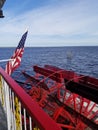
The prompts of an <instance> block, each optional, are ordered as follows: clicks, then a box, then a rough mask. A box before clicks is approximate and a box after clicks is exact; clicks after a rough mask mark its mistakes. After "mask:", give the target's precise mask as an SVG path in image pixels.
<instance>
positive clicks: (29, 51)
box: [0, 46, 98, 78]
mask: <svg viewBox="0 0 98 130" xmlns="http://www.w3.org/2000/svg"><path fill="white" fill-rule="evenodd" d="M14 50H15V48H0V60H2V59H9V58H10V57H11V56H12V54H13V52H14ZM45 64H49V65H54V66H57V67H60V68H63V69H66V70H73V71H74V72H76V73H78V74H84V75H89V76H92V77H96V78H98V46H92V47H91V46H89V47H30V48H25V51H24V55H23V57H22V61H21V65H20V67H19V68H18V69H17V70H15V71H14V73H13V75H12V76H13V77H14V78H20V77H19V76H20V75H21V74H20V72H21V71H24V70H26V71H27V72H28V73H30V74H33V73H34V72H33V65H40V66H44V65H45ZM5 65H6V62H3V63H1V62H0V66H1V67H3V68H5Z"/></svg>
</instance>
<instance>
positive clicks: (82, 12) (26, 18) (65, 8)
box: [0, 0, 98, 47]
mask: <svg viewBox="0 0 98 130" xmlns="http://www.w3.org/2000/svg"><path fill="white" fill-rule="evenodd" d="M3 12H4V15H5V18H4V19H0V46H1V47H2V46H4V47H7V46H17V44H18V42H19V40H20V38H21V36H22V34H23V33H24V32H25V30H26V29H28V32H29V33H28V37H27V41H26V46H32V47H33V46H34V47H35V46H37V47H40V46H90V45H98V0H6V2H5V4H4V6H3Z"/></svg>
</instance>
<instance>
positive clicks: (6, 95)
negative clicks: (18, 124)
mask: <svg viewBox="0 0 98 130" xmlns="http://www.w3.org/2000/svg"><path fill="white" fill-rule="evenodd" d="M4 88H5V103H6V115H7V124H8V130H12V122H11V110H10V100H9V87H8V85H7V83H6V82H5V81H4Z"/></svg>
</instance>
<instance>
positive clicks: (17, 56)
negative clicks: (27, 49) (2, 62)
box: [5, 31, 28, 75]
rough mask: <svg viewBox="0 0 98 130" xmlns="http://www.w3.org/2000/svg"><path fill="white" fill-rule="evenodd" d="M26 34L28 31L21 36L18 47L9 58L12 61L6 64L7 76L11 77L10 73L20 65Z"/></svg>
mask: <svg viewBox="0 0 98 130" xmlns="http://www.w3.org/2000/svg"><path fill="white" fill-rule="evenodd" d="M27 33H28V31H27V32H25V33H24V34H23V36H22V38H21V40H20V42H19V44H18V46H17V47H16V50H15V52H14V54H13V56H12V57H11V59H12V60H10V61H8V62H7V64H6V68H5V71H6V73H8V74H9V75H11V74H12V72H13V71H14V70H15V69H17V68H18V67H19V65H20V62H21V58H22V55H23V52H24V44H25V41H26V37H27Z"/></svg>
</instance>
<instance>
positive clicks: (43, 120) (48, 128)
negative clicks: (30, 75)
mask: <svg viewBox="0 0 98 130" xmlns="http://www.w3.org/2000/svg"><path fill="white" fill-rule="evenodd" d="M0 74H1V75H2V77H3V78H4V79H5V81H6V82H7V83H8V85H9V86H10V88H11V89H12V91H13V92H14V93H15V94H16V96H17V97H18V98H19V100H20V101H21V103H22V105H23V106H24V107H25V108H26V110H27V111H28V113H29V114H30V116H31V117H32V118H33V120H34V121H35V123H36V124H37V126H38V127H39V128H40V129H41V130H61V128H60V127H59V126H58V125H57V124H56V123H55V122H54V121H53V120H52V119H51V118H50V117H49V116H48V115H47V114H46V113H45V112H44V111H43V110H42V109H41V108H40V107H39V106H38V104H37V103H36V102H35V101H34V100H32V98H31V97H30V96H29V95H28V94H27V93H26V92H25V91H24V90H23V89H22V88H21V87H20V86H19V85H18V84H17V83H16V82H15V81H14V80H13V79H12V78H11V77H10V76H9V75H8V74H7V73H5V71H4V70H3V69H2V68H1V67H0Z"/></svg>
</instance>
